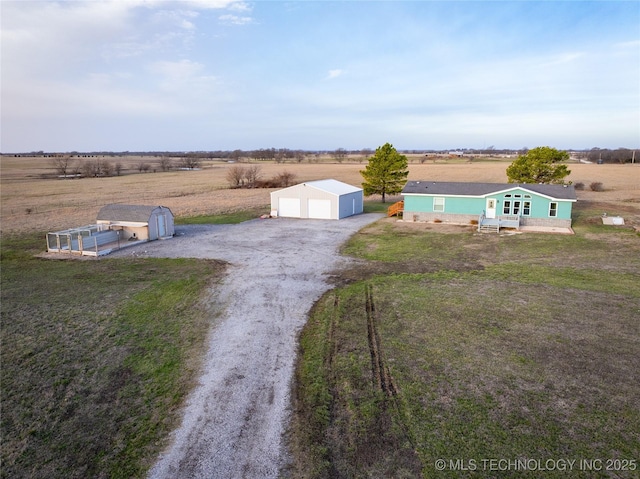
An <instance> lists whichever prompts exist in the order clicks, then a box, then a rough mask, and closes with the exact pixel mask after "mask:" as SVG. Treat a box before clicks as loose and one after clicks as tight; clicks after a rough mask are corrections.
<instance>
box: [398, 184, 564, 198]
mask: <svg viewBox="0 0 640 479" xmlns="http://www.w3.org/2000/svg"><path fill="white" fill-rule="evenodd" d="M515 188H520V189H523V190H528V191H531V192H532V193H537V194H540V195H544V196H549V197H551V198H557V199H559V200H575V199H576V190H575V188H574V187H573V186H570V185H568V186H565V185H539V184H535V183H463V182H449V181H408V182H407V184H406V185H405V187H404V189H403V190H402V194H414V195H416V194H418V195H419V194H423V195H443V196H447V195H449V196H487V195H492V194H495V193H500V192H504V191H508V190H513V189H515Z"/></svg>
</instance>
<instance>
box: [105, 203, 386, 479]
mask: <svg viewBox="0 0 640 479" xmlns="http://www.w3.org/2000/svg"><path fill="white" fill-rule="evenodd" d="M381 217H382V215H380V214H365V215H358V216H353V217H349V218H345V219H342V220H339V221H323V220H300V219H285V218H279V219H270V220H252V221H248V222H245V223H240V224H237V225H209V226H202V225H194V226H181V227H180V226H179V227H177V228H176V237H175V238H173V239H171V240H168V241H155V242H152V243H145V244H142V245H138V246H135V247H132V248H130V249H125V250H120V251H118V252H117V253H115V255H116V256H126V255H136V256H149V257H164V258H178V257H189V258H213V259H220V260H224V261H227V262H229V263H231V267H230V268H229V271H228V274H227V275H226V277H225V279H224V281H223V283H222V284H221V285H217V286H216V288H215V296H213V297H212V301H214V302H215V303H216V304H217V305H218V306H217V308H218V309H219V308H220V307H222V308H223V309H222V311H223V312H222V315H221V317H220V318H219V319H218V320H216V324H215V326H214V328H213V330H212V331H211V333H210V334H209V338H208V350H207V354H206V358H205V359H204V364H203V370H202V372H201V375H200V377H199V380H198V384H197V386H196V387H195V389H194V390H193V391H192V392H191V393H190V395H189V397H188V399H187V402H186V405H185V408H184V411H183V417H182V423H181V425H180V426H179V428H178V429H177V430H176V431H174V432H173V433H172V441H171V445H170V446H169V448H168V449H167V450H166V451H164V453H163V454H162V455H161V456H160V457H159V459H158V461H157V462H156V464H155V466H154V467H153V468H152V469H151V471H150V473H149V477H150V478H151V479H160V478H175V477H180V478H225V479H229V478H277V477H279V474H280V473H281V472H282V470H283V468H284V467H285V466H286V465H287V464H288V462H289V458H288V452H287V449H286V443H285V440H284V433H285V432H286V428H287V425H288V421H289V419H290V413H291V398H290V388H291V380H292V377H293V369H294V364H295V359H296V351H297V335H298V333H299V331H300V329H301V328H302V326H303V325H304V324H305V322H306V319H307V314H308V312H309V309H310V308H311V306H312V305H313V303H314V302H315V301H316V300H317V299H318V298H319V297H320V296H321V295H322V294H323V293H324V292H326V291H327V290H328V289H330V287H331V286H330V284H329V283H328V281H327V279H328V278H327V274H328V273H329V272H331V271H334V270H336V269H339V268H340V267H343V266H345V265H346V264H347V263H348V262H349V261H350V260H349V259H348V258H345V257H341V256H339V254H338V248H339V247H340V245H341V244H342V243H343V242H344V241H346V240H347V239H348V238H349V237H350V236H351V235H352V234H354V233H355V232H356V231H358V230H359V229H360V228H362V227H363V226H366V225H368V224H370V223H372V222H374V221H376V220H378V219H379V218H381Z"/></svg>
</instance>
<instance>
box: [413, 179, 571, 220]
mask: <svg viewBox="0 0 640 479" xmlns="http://www.w3.org/2000/svg"><path fill="white" fill-rule="evenodd" d="M402 196H403V198H404V212H403V219H404V221H431V222H434V221H435V222H443V223H454V224H472V223H475V222H478V229H479V230H497V231H499V229H500V228H501V227H509V228H519V227H521V226H552V227H561V228H570V227H571V210H572V207H573V203H575V202H576V201H577V199H576V192H575V189H574V187H573V186H565V185H539V184H522V183H520V184H514V183H461V182H434V181H409V182H407V184H406V185H405V187H404V189H403V190H402Z"/></svg>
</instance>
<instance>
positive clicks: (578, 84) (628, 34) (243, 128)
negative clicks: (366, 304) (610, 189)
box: [0, 0, 640, 153]
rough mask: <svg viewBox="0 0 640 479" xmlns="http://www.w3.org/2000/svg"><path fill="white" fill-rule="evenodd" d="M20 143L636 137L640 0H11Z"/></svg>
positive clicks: (7, 112) (508, 143)
mask: <svg viewBox="0 0 640 479" xmlns="http://www.w3.org/2000/svg"><path fill="white" fill-rule="evenodd" d="M0 5H1V9H2V10H1V12H0V13H1V21H2V24H1V26H2V29H1V34H2V37H1V41H2V51H1V53H2V56H1V62H2V64H1V67H2V70H1V74H2V83H1V89H2V96H1V113H2V117H1V120H2V123H1V138H0V139H1V145H0V150H1V151H2V152H5V153H6V152H22V151H38V150H44V151H74V150H75V151H99V150H110V151H127V150H128V151H145V150H170V151H183V150H187V151H195V150H218V149H220V150H232V149H236V148H239V149H244V150H250V149H256V148H270V147H275V148H291V149H298V148H300V149H309V150H311V149H327V150H331V149H336V148H347V149H360V148H376V147H377V146H379V145H382V144H384V143H386V142H391V143H393V144H394V146H395V147H396V148H398V149H453V148H484V147H488V146H495V147H496V148H522V147H529V148H533V147H535V146H542V145H549V146H554V147H556V148H563V149H569V148H591V147H595V146H597V147H603V148H617V147H628V148H637V147H639V146H640V2H637V1H595V2H583V1H567V2H557V1H535V2H526V1H513V2H509V1H481V0H478V1H465V2H455V1H441V2H438V1H337V2H332V1H268V0H262V1H254V2H241V1H230V0H193V1H187V0H182V1H168V0H165V1H161V0H116V1H98V0H96V1H80V2H74V1H62V2H53V1H30V0H27V1H15V2H14V1H7V0H2V2H1V4H0Z"/></svg>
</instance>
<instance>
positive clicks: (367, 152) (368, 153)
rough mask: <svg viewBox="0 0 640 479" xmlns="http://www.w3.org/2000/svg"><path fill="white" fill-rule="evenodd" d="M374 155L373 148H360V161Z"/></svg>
mask: <svg viewBox="0 0 640 479" xmlns="http://www.w3.org/2000/svg"><path fill="white" fill-rule="evenodd" d="M372 155H373V150H372V149H371V148H363V149H362V150H360V157H359V158H358V161H359V162H360V163H362V160H368V159H369V158H370V157H371V156H372Z"/></svg>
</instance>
